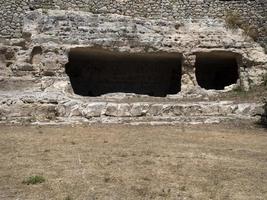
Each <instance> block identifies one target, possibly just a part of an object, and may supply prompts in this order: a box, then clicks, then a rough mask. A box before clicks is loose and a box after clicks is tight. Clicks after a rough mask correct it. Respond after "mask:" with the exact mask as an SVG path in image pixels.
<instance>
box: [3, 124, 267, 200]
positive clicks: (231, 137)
mask: <svg viewBox="0 0 267 200" xmlns="http://www.w3.org/2000/svg"><path fill="white" fill-rule="evenodd" d="M0 162H1V164H0V199H1V200H2V199H3V200H9V199H14V200H15V199H23V200H26V199H27V200H28V199H29V200H39V199H45V200H47V199H56V200H57V199H59V200H71V199H73V200H74V199H75V200H81V199H84V200H90V199H101V200H102V199H108V200H110V199H116V200H117V199H177V200H179V199H197V200H201V199H205V200H206V199H220V200H221V199H231V200H232V199H240V200H241V199H242V200H244V199H248V200H253V199H262V200H264V199H267V130H266V129H263V128H259V127H256V126H253V125H252V126H247V125H244V126H243V125H240V126H234V125H227V124H224V125H201V126H200V125H199V126H126V125H92V126H86V125H81V126H74V127H73V126H41V127H40V126H6V125H0ZM33 175H40V176H43V177H44V178H45V182H44V183H40V184H36V185H26V184H23V183H22V182H23V180H25V179H26V178H27V177H30V176H33Z"/></svg>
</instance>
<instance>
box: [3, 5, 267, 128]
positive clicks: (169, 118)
mask: <svg viewBox="0 0 267 200" xmlns="http://www.w3.org/2000/svg"><path fill="white" fill-rule="evenodd" d="M22 34H23V38H20V39H8V40H4V41H2V43H1V48H0V69H1V72H0V86H1V89H0V118H1V121H2V122H21V121H26V122H56V123H59V122H62V123H65V122H74V121H79V122H80V121H86V122H118V123H119V122H131V123H132V122H133V123H143V122H155V123H156V122H162V123H165V122H166V123H206V122H220V121H222V120H231V119H238V118H239V119H254V117H253V115H254V114H255V113H257V112H258V110H259V109H260V108H261V106H262V105H261V104H260V103H251V102H247V103H238V102H224V101H220V100H218V101H212V102H208V101H204V99H205V98H204V97H207V96H209V95H213V94H217V93H220V92H225V91H228V90H232V89H233V88H236V87H241V88H242V89H244V90H249V89H250V88H251V87H253V86H255V85H260V84H262V83H263V81H264V74H266V72H267V55H266V54H265V52H264V49H263V48H262V47H261V46H260V45H259V44H258V43H256V42H255V41H253V40H252V38H249V37H247V36H246V35H244V31H243V30H241V29H237V30H235V31H233V30H230V29H228V28H227V27H226V25H225V22H224V20H214V19H212V18H209V19H205V20H198V21H191V20H179V21H177V20H164V19H149V20H148V19H147V18H141V17H134V18H133V17H127V16H122V15H117V14H93V13H90V12H80V11H62V10H35V11H31V12H29V13H28V14H27V16H26V18H25V20H24V23H23V31H22ZM76 48H83V49H84V51H91V52H94V53H99V52H103V51H104V52H108V53H110V52H112V55H114V54H116V53H125V54H146V55H149V54H169V53H172V54H177V56H179V57H181V60H182V64H181V65H182V69H181V76H182V77H181V89H182V91H181V92H180V93H178V94H174V95H172V96H168V97H166V98H158V99H153V98H150V97H148V96H145V97H144V96H138V95H133V96H132V97H129V96H127V95H125V94H114V95H113V96H112V95H111V96H109V95H107V96H105V95H103V96H99V97H95V98H92V97H91V98H89V97H79V96H77V95H75V94H74V93H73V90H72V88H71V84H70V79H69V77H68V75H67V74H66V69H65V65H66V63H68V62H69V52H70V50H72V49H76ZM203 53H204V54H205V53H207V54H214V55H217V53H221V54H222V55H227V56H228V55H231V56H232V57H234V58H235V59H236V60H237V64H238V69H239V80H238V81H237V83H236V84H235V85H231V86H229V87H227V88H225V90H224V91H213V90H212V91H210V90H205V89H203V88H201V87H200V86H199V85H198V81H197V79H196V73H195V71H196V67H195V63H196V60H197V56H198V55H200V54H201V55H202V54H203ZM114 96H117V97H116V98H115V97H114ZM192 96H197V97H200V99H201V100H198V101H195V102H184V101H183V102H181V100H183V99H184V98H188V99H190V97H192ZM133 99H135V100H133Z"/></svg>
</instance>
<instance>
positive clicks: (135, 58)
mask: <svg viewBox="0 0 267 200" xmlns="http://www.w3.org/2000/svg"><path fill="white" fill-rule="evenodd" d="M181 65H182V58H181V55H180V54H178V53H143V54H141V53H140V54H139V53H138V54H135V53H134V54H130V53H119V52H111V51H106V50H98V49H90V48H73V49H71V50H70V52H69V62H68V63H67V64H66V66H65V67H66V73H67V74H68V76H69V78H70V81H71V85H72V88H73V90H74V93H75V94H78V95H82V96H92V97H95V96H100V95H103V94H107V93H115V92H122V93H135V94H144V95H150V96H158V97H164V96H166V95H168V94H177V93H178V92H179V91H180V89H181Z"/></svg>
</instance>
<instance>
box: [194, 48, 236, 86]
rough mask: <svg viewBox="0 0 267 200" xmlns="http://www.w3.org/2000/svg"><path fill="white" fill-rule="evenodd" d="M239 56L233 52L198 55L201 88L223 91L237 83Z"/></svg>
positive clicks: (198, 75) (197, 67)
mask: <svg viewBox="0 0 267 200" xmlns="http://www.w3.org/2000/svg"><path fill="white" fill-rule="evenodd" d="M237 59H238V56H237V55H236V54H235V53H231V52H210V53H198V54H197V56H196V64H195V68H196V78H197V82H198V84H199V86H200V87H202V88H205V89H215V90H223V89H224V88H225V87H226V86H229V85H232V84H235V83H237V80H238V78H239V69H238V63H237Z"/></svg>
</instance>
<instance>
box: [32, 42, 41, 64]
mask: <svg viewBox="0 0 267 200" xmlns="http://www.w3.org/2000/svg"><path fill="white" fill-rule="evenodd" d="M42 53H43V49H42V47H40V46H36V47H34V48H33V49H32V52H31V56H30V63H31V64H38V63H39V62H40V61H41V55H42Z"/></svg>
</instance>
